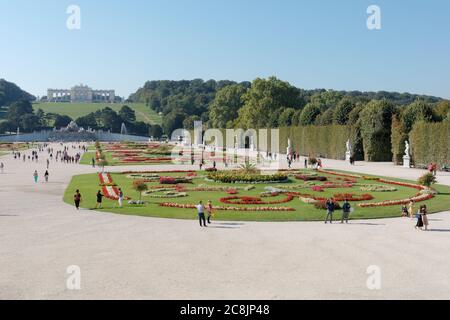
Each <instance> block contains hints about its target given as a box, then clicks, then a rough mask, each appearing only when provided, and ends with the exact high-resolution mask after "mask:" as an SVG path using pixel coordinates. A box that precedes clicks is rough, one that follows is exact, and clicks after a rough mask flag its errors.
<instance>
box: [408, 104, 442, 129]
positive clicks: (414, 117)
mask: <svg viewBox="0 0 450 320" xmlns="http://www.w3.org/2000/svg"><path fill="white" fill-rule="evenodd" d="M402 120H403V123H404V124H405V128H406V132H410V131H411V129H412V127H413V125H414V123H415V122H416V121H419V120H423V121H425V122H432V121H435V120H436V116H435V115H434V113H433V108H432V107H431V105H430V104H429V103H426V102H424V101H422V100H417V101H415V102H413V103H411V104H410V105H408V106H407V107H406V108H405V109H404V110H403V114H402Z"/></svg>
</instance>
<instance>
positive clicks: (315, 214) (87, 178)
mask: <svg viewBox="0 0 450 320" xmlns="http://www.w3.org/2000/svg"><path fill="white" fill-rule="evenodd" d="M198 174H199V175H203V174H204V173H198ZM162 175H164V176H184V175H185V174H183V173H164V174H162ZM321 175H322V174H321ZM325 176H327V177H329V176H328V175H325ZM112 179H113V180H114V182H115V183H117V185H118V186H120V187H121V188H122V189H123V190H124V192H125V195H126V196H129V197H131V198H132V199H138V193H137V192H135V191H133V190H132V188H131V185H132V182H133V179H130V178H127V177H126V175H123V174H112ZM330 179H335V177H333V178H330ZM390 180H397V181H402V180H398V179H390ZM403 181H404V180H403ZM409 182H411V181H409ZM358 183H364V184H366V183H367V184H371V183H375V184H380V183H378V182H373V181H369V180H364V179H360V180H358ZM199 184H206V185H208V186H235V187H236V186H244V187H245V186H247V185H239V184H223V183H215V182H208V181H206V180H205V179H204V177H199V178H197V179H194V185H191V184H187V185H186V186H187V187H194V186H195V185H199ZM299 184H303V182H300V181H298V180H295V179H293V178H292V179H291V182H290V183H288V184H287V185H291V186H292V185H299ZM148 185H149V186H152V185H159V182H152V183H148ZM269 185H270V186H275V185H280V184H269ZM255 186H256V188H255V189H253V190H250V191H243V190H242V191H241V190H239V193H238V194H237V195H238V196H259V195H260V193H261V192H263V191H264V188H265V187H266V186H268V185H267V184H256V185H255ZM396 188H397V191H395V192H371V194H372V195H373V196H374V197H375V199H374V200H371V201H370V202H377V201H383V200H394V199H395V200H399V199H405V198H409V197H411V196H414V195H415V194H416V193H417V190H415V189H411V188H407V187H401V186H396ZM76 189H80V190H81V193H82V195H83V199H84V202H83V203H82V207H83V208H93V207H94V205H95V195H96V193H97V191H98V190H99V189H101V187H99V181H98V176H97V175H96V174H88V175H79V176H75V177H73V178H72V181H71V183H70V185H69V186H68V188H67V190H66V193H65V196H64V201H65V202H67V203H69V204H72V196H73V193H74V191H75V190H76ZM435 189H436V190H438V191H439V192H440V194H439V195H437V196H436V197H435V198H433V199H431V200H428V201H425V202H423V204H426V205H427V206H428V208H429V211H430V213H433V212H440V211H445V210H448V209H449V205H448V204H449V203H450V187H448V186H442V185H436V186H435ZM299 192H301V193H308V194H311V195H316V196H321V197H327V196H332V195H333V194H337V193H348V192H351V193H354V194H358V195H360V194H363V193H368V192H363V191H360V189H359V187H356V186H355V187H353V188H351V189H349V188H345V189H344V188H342V189H327V190H326V191H325V192H320V193H319V192H313V191H311V189H302V190H300V191H299ZM187 193H188V197H185V198H174V199H170V198H169V199H157V198H150V197H145V196H143V198H142V199H143V200H146V201H148V202H149V203H148V204H146V205H142V206H133V205H129V204H127V203H126V204H125V205H124V208H118V207H117V203H116V202H115V201H111V200H105V202H104V209H103V210H104V211H106V212H112V213H118V214H124V215H136V216H146V217H162V218H177V219H196V218H197V215H196V211H195V210H192V209H178V208H166V207H160V206H159V205H158V203H160V202H176V203H188V204H196V203H197V202H198V201H199V200H203V201H204V202H206V201H208V200H211V201H212V203H213V205H222V206H226V205H225V204H223V203H221V202H220V201H219V199H220V198H222V197H226V196H229V195H228V194H227V193H226V192H217V191H213V192H204V191H202V192H193V191H192V192H190V191H188V192H187ZM283 197H284V196H283V195H280V196H278V197H276V198H269V199H270V201H272V200H276V199H281V198H283ZM357 203H358V202H352V206H353V207H354V208H355V211H354V213H352V215H351V218H352V219H373V218H386V217H399V216H400V215H401V210H400V209H401V206H397V205H396V206H389V207H378V208H360V207H357V206H356V204H357ZM237 206H239V205H237ZM242 206H243V205H242ZM269 206H272V207H273V206H278V207H292V208H294V209H295V211H293V212H248V211H215V214H216V215H215V219H216V220H223V221H318V220H323V219H324V218H325V215H326V214H325V211H322V210H319V209H316V208H315V207H314V206H313V205H311V204H306V203H303V202H302V201H300V200H299V199H298V198H295V199H294V200H293V201H291V202H287V203H283V204H278V205H269ZM340 217H341V211H337V212H336V213H335V219H340Z"/></svg>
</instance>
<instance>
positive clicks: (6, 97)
mask: <svg viewBox="0 0 450 320" xmlns="http://www.w3.org/2000/svg"><path fill="white" fill-rule="evenodd" d="M19 100H28V101H33V100H35V97H34V96H33V95H31V94H29V93H28V92H25V91H23V90H22V89H20V88H19V87H18V86H17V85H16V84H14V83H12V82H8V81H6V80H4V79H0V107H2V106H9V105H11V104H12V103H14V102H17V101H19Z"/></svg>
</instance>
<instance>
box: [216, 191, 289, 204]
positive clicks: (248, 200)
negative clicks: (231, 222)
mask: <svg viewBox="0 0 450 320" xmlns="http://www.w3.org/2000/svg"><path fill="white" fill-rule="evenodd" d="M293 199H294V195H293V194H290V193H289V194H287V195H286V198H284V199H281V200H276V201H263V200H262V199H261V198H259V197H247V196H243V197H241V196H230V197H225V198H221V199H220V202H222V203H225V204H242V205H260V204H279V203H286V202H289V201H292V200H293ZM236 200H237V201H236Z"/></svg>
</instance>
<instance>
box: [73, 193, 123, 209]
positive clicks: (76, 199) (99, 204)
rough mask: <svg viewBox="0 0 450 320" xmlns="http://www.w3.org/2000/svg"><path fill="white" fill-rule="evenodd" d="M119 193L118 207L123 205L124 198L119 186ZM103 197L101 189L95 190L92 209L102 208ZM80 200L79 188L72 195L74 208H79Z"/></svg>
mask: <svg viewBox="0 0 450 320" xmlns="http://www.w3.org/2000/svg"><path fill="white" fill-rule="evenodd" d="M118 191H119V195H118V199H117V201H118V203H119V208H122V207H123V200H124V194H123V191H122V189H121V188H119V190H118ZM104 197H105V195H104V194H103V193H102V191H101V190H98V191H97V194H96V196H95V198H96V203H95V207H94V209H102V208H103V198H104ZM81 201H82V196H81V193H80V190H79V189H77V190H76V191H75V193H74V195H73V202H74V203H75V208H76V209H77V210H80V204H81Z"/></svg>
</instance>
